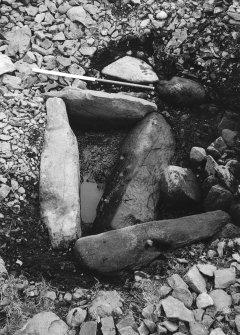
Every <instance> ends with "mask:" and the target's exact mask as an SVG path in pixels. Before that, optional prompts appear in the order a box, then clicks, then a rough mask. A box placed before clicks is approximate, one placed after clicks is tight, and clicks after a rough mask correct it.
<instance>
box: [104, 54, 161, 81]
mask: <svg viewBox="0 0 240 335" xmlns="http://www.w3.org/2000/svg"><path fill="white" fill-rule="evenodd" d="M102 73H103V74H104V75H106V76H110V77H114V78H118V79H121V80H125V81H128V82H131V83H156V82H157V81H158V77H157V75H156V73H155V72H154V71H153V69H152V67H151V66H150V65H148V64H147V63H146V62H144V61H143V60H141V59H138V58H134V57H131V56H125V57H122V58H120V59H118V60H116V61H115V62H113V63H111V64H109V65H108V66H106V67H105V68H104V69H103V70H102Z"/></svg>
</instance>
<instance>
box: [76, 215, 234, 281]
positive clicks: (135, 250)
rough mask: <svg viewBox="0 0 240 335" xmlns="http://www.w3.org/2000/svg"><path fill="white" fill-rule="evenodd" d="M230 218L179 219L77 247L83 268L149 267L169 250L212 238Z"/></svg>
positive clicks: (123, 231)
mask: <svg viewBox="0 0 240 335" xmlns="http://www.w3.org/2000/svg"><path fill="white" fill-rule="evenodd" d="M229 221H230V217H229V215H228V214H227V213H225V212H223V211H214V212H208V213H203V214H198V215H192V216H187V217H182V218H178V219H171V220H163V221H152V222H146V223H142V224H138V225H135V226H131V227H126V228H122V229H117V230H113V231H108V232H105V233H102V234H99V235H92V236H87V237H83V238H80V239H79V240H78V241H77V242H76V244H75V247H74V251H75V255H76V258H77V260H78V262H79V265H80V266H84V267H87V268H88V269H89V270H91V271H96V272H100V273H106V274H107V273H111V272H117V271H121V270H123V269H127V268H133V269H134V268H139V267H142V266H145V265H147V264H149V263H150V262H151V261H152V260H154V259H155V258H157V257H159V255H160V254H161V253H162V252H164V250H166V249H171V248H178V247H182V246H185V245H189V244H191V243H194V242H197V241H201V240H205V239H209V238H212V237H213V236H214V235H215V234H217V233H218V232H219V231H220V230H221V229H222V228H223V227H224V226H225V225H226V224H227V223H229Z"/></svg>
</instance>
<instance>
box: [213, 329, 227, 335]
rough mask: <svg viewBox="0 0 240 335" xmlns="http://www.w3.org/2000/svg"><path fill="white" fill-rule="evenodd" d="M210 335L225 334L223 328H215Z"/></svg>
mask: <svg viewBox="0 0 240 335" xmlns="http://www.w3.org/2000/svg"><path fill="white" fill-rule="evenodd" d="M210 335H225V333H224V332H223V331H222V329H221V328H215V329H213V330H212V331H211V333H210Z"/></svg>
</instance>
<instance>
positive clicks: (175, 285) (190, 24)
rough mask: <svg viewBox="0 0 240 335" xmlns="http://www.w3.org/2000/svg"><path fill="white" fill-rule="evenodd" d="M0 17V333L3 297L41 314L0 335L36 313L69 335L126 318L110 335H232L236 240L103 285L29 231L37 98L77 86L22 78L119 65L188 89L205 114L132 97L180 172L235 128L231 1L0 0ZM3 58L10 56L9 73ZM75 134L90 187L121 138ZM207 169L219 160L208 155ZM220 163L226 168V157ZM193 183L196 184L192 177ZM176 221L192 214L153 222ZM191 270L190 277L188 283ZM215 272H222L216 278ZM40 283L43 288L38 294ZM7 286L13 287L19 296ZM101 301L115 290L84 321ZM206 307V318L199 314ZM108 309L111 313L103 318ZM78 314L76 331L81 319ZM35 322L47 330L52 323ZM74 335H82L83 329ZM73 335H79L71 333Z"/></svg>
mask: <svg viewBox="0 0 240 335" xmlns="http://www.w3.org/2000/svg"><path fill="white" fill-rule="evenodd" d="M79 6H80V7H79ZM0 14H1V16H0V27H1V32H0V53H1V54H0V55H1V58H0V80H1V85H0V95H1V100H0V128H1V134H0V152H1V158H0V169H1V175H0V200H1V204H0V206H1V214H0V221H1V229H0V242H1V243H0V248H1V255H2V257H3V259H4V261H5V263H6V267H7V269H8V272H9V273H11V274H12V275H15V276H19V275H21V276H24V277H20V279H11V280H12V281H13V283H14V285H12V281H10V282H9V280H7V281H6V282H5V285H3V286H2V298H1V308H2V310H1V324H2V327H4V326H5V323H6V315H7V316H8V317H9V320H10V321H11V320H12V319H11V317H12V314H11V311H13V310H14V308H13V307H12V305H11V304H9V300H11V299H12V295H11V294H12V292H14V296H19V299H20V300H23V301H25V302H26V304H29V305H31V304H35V305H37V306H40V307H41V308H38V309H37V308H35V309H34V308H33V309H31V310H27V313H25V314H24V313H23V315H17V316H18V318H17V322H16V320H15V324H14V326H13V328H11V327H9V328H8V329H7V328H5V330H3V331H2V333H5V334H13V333H14V331H15V329H16V328H17V326H16V325H17V324H18V323H20V322H23V321H24V320H25V319H26V318H27V317H29V316H32V315H33V314H35V313H36V312H40V311H42V310H45V309H47V310H53V311H54V312H56V314H57V315H58V316H60V317H61V318H62V319H64V320H65V321H67V324H68V325H69V326H70V327H73V329H74V328H75V329H76V330H72V334H75V333H77V331H78V328H79V325H80V324H81V323H82V322H83V321H86V320H87V321H89V320H97V321H100V319H101V320H102V321H101V322H102V327H103V328H102V332H103V334H104V335H105V334H113V335H114V334H115V328H114V327H113V323H112V322H113V320H112V319H111V317H109V318H108V319H106V318H105V316H110V315H113V317H114V322H115V324H117V322H118V321H119V320H120V319H124V317H123V316H124V315H128V314H129V313H132V315H133V317H134V319H135V320H133V319H132V317H130V318H129V319H128V320H127V321H126V320H125V321H124V322H125V323H124V326H125V327H123V326H119V327H117V329H118V331H119V332H120V334H135V333H136V332H137V328H138V327H139V326H140V327H141V329H138V332H139V333H140V334H149V333H152V334H153V333H158V334H163V333H166V332H172V333H177V332H180V333H183V334H188V333H190V334H192V335H195V334H208V333H211V334H212V335H216V334H220V335H221V334H222V332H223V333H224V334H237V333H238V331H240V326H239V322H240V321H239V317H238V316H239V314H238V313H239V306H238V305H239V292H238V290H239V289H238V288H237V287H239V283H238V280H239V277H238V275H239V272H238V271H239V265H238V262H239V254H238V252H239V241H238V240H234V239H226V238H225V239H221V240H217V241H214V242H213V243H212V244H207V245H203V244H198V245H196V246H193V247H189V248H185V249H181V250H179V251H176V252H174V253H166V254H164V255H163V256H162V257H160V258H159V259H158V260H156V261H155V262H154V263H153V264H151V265H150V267H148V268H147V269H143V271H144V272H143V273H138V272H137V273H135V274H134V273H128V274H125V273H123V274H121V276H116V277H113V278H110V279H109V278H98V277H97V276H93V275H91V274H88V273H86V272H83V271H81V269H77V268H76V267H75V266H74V264H73V262H72V254H71V248H70V250H69V252H66V253H62V252H56V251H54V250H52V249H51V247H50V242H49V239H48V234H47V231H46V228H45V227H44V226H43V225H42V223H41V221H40V215H39V200H38V182H39V160H40V153H41V148H42V140H43V133H44V127H45V120H46V107H45V98H44V97H43V95H42V94H43V93H46V92H49V91H51V90H53V89H54V90H59V89H62V88H63V87H65V86H68V85H72V86H74V87H82V85H83V83H82V82H80V81H79V80H70V79H63V78H57V77H53V76H52V77H47V76H45V75H36V74H32V72H31V67H32V66H33V65H34V66H36V67H39V68H45V69H49V70H54V69H55V70H59V71H65V72H69V73H74V74H76V73H78V74H81V75H83V74H86V75H93V76H95V77H98V76H100V71H101V70H102V69H103V67H104V66H106V65H108V64H109V63H111V62H112V61H114V60H115V58H116V57H119V56H124V55H126V54H128V55H132V56H136V57H138V58H141V59H143V60H146V61H147V62H148V63H149V64H151V65H152V66H153V68H154V70H155V72H156V73H157V75H158V77H159V78H160V79H170V78H171V77H172V76H173V75H178V76H181V77H182V76H184V77H186V78H190V79H191V78H192V79H198V80H199V81H200V82H201V83H202V84H203V86H204V87H205V89H206V92H207V94H208V99H207V101H206V103H205V104H204V105H202V106H200V107H199V108H198V107H194V108H185V107H184V108H179V107H177V108H176V107H172V106H170V105H169V104H165V103H163V102H162V101H161V100H160V99H159V98H158V97H157V96H156V95H155V93H150V94H146V92H143V96H145V97H146V98H147V99H149V100H151V101H156V102H157V105H158V107H159V110H160V111H161V113H162V114H163V115H164V116H165V117H166V119H167V121H168V122H169V123H170V125H171V127H172V129H173V131H174V135H175V137H176V139H177V141H176V142H177V156H176V159H175V163H176V164H178V165H180V166H182V167H189V166H190V160H189V153H190V150H191V148H192V147H194V146H195V147H203V148H205V149H206V148H207V147H208V146H209V145H210V144H211V143H212V142H213V141H214V140H215V139H216V138H217V137H218V136H219V132H218V129H219V127H217V126H218V125H219V123H220V124H221V122H223V121H224V120H229V119H230V121H231V122H232V124H235V125H236V124H237V122H238V121H239V116H238V114H237V112H239V99H240V98H239V97H240V94H239V93H240V92H239V91H240V86H239V55H240V54H239V50H240V48H239V41H240V28H239V25H240V8H239V4H238V1H227V0H226V1H214V0H213V1H211V0H209V1H192V0H191V1H190V0H189V1H187V0H186V1H180V0H179V1H176V2H168V1H166V2H160V1H153V0H148V1H144V0H125V1H116V2H113V3H112V2H111V3H110V2H108V1H101V2H98V1H87V0H86V1H81V0H70V1H61V0H57V1H49V0H45V1H27V0H24V1H22V2H17V1H14V0H0ZM3 55H7V56H8V57H10V60H11V62H9V61H8V60H7V61H6V58H5V57H4V56H3ZM6 62H7V63H6ZM2 64H4V66H2ZM13 64H14V65H13ZM6 66H7V67H8V71H6V72H5V71H4V70H3V68H4V69H6ZM87 87H88V88H90V89H96V90H106V91H108V92H119V91H127V92H129V90H128V89H126V88H124V87H117V86H115V87H114V86H108V85H106V86H102V85H99V84H88V86H87ZM229 115H230V116H229ZM224 118H225V119H224ZM233 130H239V129H238V128H236V129H233ZM76 134H77V138H78V142H79V149H80V150H79V151H80V158H81V173H82V177H85V176H86V175H87V176H89V179H91V180H95V181H97V182H104V181H105V180H106V178H107V177H108V176H109V174H110V171H111V168H112V166H113V164H114V162H115V160H116V155H117V154H116V153H117V149H118V148H119V142H120V139H122V138H123V136H124V135H125V131H118V132H116V131H114V130H112V131H109V132H108V133H106V132H103V131H99V132H97V133H96V132H95V131H94V132H93V131H87V130H77V131H76ZM228 138H229V137H228ZM231 138H232V137H231ZM215 149H216V147H215ZM225 149H226V148H225V147H224V146H220V147H219V146H217V149H216V150H217V151H219V150H220V151H221V150H222V151H221V152H220V154H224V153H225V152H224V150H225ZM234 150H235V149H234ZM214 153H215V154H216V152H215V151H214ZM238 154H239V153H238V151H236V150H235V152H234V154H233V158H234V159H235V158H238ZM213 156H214V154H213ZM215 158H216V160H218V159H222V157H221V155H220V157H219V156H218V154H217V157H216V156H215ZM223 159H225V161H226V156H225V158H224V157H223ZM99 162H101V163H99ZM199 178H200V179H201V178H202V177H201V170H199ZM209 202H210V203H211V201H209ZM201 211H202V208H194V209H193V213H196V212H201ZM184 214H192V212H191V210H190V211H189V210H188V211H187V212H186V211H182V210H178V211H166V212H165V211H163V212H162V217H163V218H168V217H177V216H179V215H184ZM206 263H211V264H212V265H214V266H215V267H216V268H217V269H218V270H217V271H216V268H214V267H208V269H207V270H206V269H205V270H204V269H203V268H201V266H200V265H199V264H206ZM194 265H197V268H196V267H194V268H193V269H192V270H190V271H192V272H190V274H189V272H188V270H189V269H190V268H191V267H192V266H194ZM223 268H227V270H225V272H218V271H223V270H222V269H223ZM197 269H199V271H200V273H202V275H203V276H202V275H201V274H200V273H199V271H198V270H197ZM233 269H235V270H233ZM206 271H207V272H206ZM209 271H210V272H209ZM215 271H216V272H215ZM3 272H4V271H3ZM186 273H187V275H186ZM191 273H193V275H192V276H191ZM173 274H174V275H176V274H178V275H180V276H181V277H182V278H183V279H184V281H185V282H186V283H187V284H184V283H183V282H182V281H181V280H180V279H179V277H177V279H176V280H175V281H174V280H173V279H170V278H172V277H171V276H172V275H173ZM42 275H43V276H44V278H45V279H46V280H47V281H50V282H51V284H52V285H53V288H51V289H50V288H49V287H47V288H46V287H45V288H44V290H43V289H42V286H41V285H42V283H41V282H40V281H41V278H42ZM184 275H186V276H185V277H184ZM18 278H19V277H18ZM219 278H220V279H219ZM14 280H16V281H19V282H20V283H21V285H20V284H19V287H20V288H19V287H18V285H16V282H15V281H14ZM187 285H188V286H187ZM13 287H15V288H14V289H13ZM10 288H11V289H10ZM77 289H80V290H77ZM85 289H87V291H85ZM101 290H105V291H113V290H116V291H117V292H118V294H119V295H120V296H121V298H122V299H123V301H121V302H119V301H118V302H117V303H116V305H114V304H115V298H116V297H115V298H113V297H111V298H110V300H111V302H112V301H113V305H114V307H113V308H112V309H111V306H110V307H109V305H111V303H110V304H109V301H108V303H107V304H106V303H103V302H102V301H101V303H100V305H101V304H103V305H104V308H103V310H104V312H103V314H100V315H99V317H96V314H94V313H93V314H92V310H91V304H92V303H93V299H94V297H95V296H96V295H97V293H98V292H99V291H101ZM41 292H44V294H41ZM76 292H77V293H76ZM204 292H207V293H208V294H209V295H207V294H205V293H204ZM176 299H178V300H176ZM179 301H181V303H180V302H179ZM52 302H53V303H52ZM213 303H214V306H215V307H211V306H212V305H213ZM179 304H180V306H179V309H177V306H178V305H179ZM184 305H185V307H183V306H184ZM219 306H220V307H219ZM73 307H74V308H75V307H81V308H82V310H77V313H74V316H75V315H77V316H76V318H78V320H77V321H76V322H75V321H73V320H72V319H73V318H72V317H71V314H70V316H69V315H68V318H67V320H66V315H67V314H68V311H69V310H71V309H72V308H73ZM115 307H116V308H117V310H115V311H114V312H113V313H112V311H113V310H114V308H115ZM145 307H146V309H144V308H145ZM120 308H121V309H122V312H121V311H120V310H119V309H120ZM186 308H187V309H188V310H186ZM16 309H17V308H16ZM86 309H88V314H87V319H86V320H85V318H86V313H84V312H83V310H86ZM100 309H102V308H100ZM106 309H107V312H106ZM175 309H176V310H175ZM190 310H191V311H190ZM14 311H15V310H14ZM184 312H185V314H184ZM79 313H80V316H79V317H78V315H79ZM122 313H123V314H122ZM174 313H175V314H174ZM15 314H16V313H15ZM44 317H48V318H49V320H50V321H48V322H50V323H51V322H52V321H54V318H55V316H53V315H50V316H49V315H48V316H44ZM194 318H195V319H194ZM79 320H80V321H79ZM194 320H195V321H194ZM46 322H47V321H46ZM74 322H75V323H74ZM89 322H90V321H89ZM142 322H143V323H142ZM135 323H136V325H135ZM104 324H105V326H103V325H104ZM18 326H19V325H18ZM88 326H89V327H92V329H93V330H92V333H93V334H95V333H96V328H97V329H98V331H100V329H101V324H100V322H98V324H96V323H94V321H93V323H92V324H88ZM88 326H86V327H88ZM64 327H65V328H64ZM76 327H77V328H76ZM104 327H105V328H104ZM126 327H129V328H127V329H126ZM121 328H122V329H124V328H125V330H121ZM61 329H63V330H61V331H62V333H63V334H65V333H66V331H67V326H66V325H65V324H61ZM109 329H111V331H110V330H109ZM220 329H221V330H220ZM25 333H26V332H25ZM25 333H21V334H25ZM58 333H59V334H60V331H59V332H58ZM85 333H86V334H90V330H89V329H88V330H85ZM85 333H84V328H83V330H81V334H85ZM26 334H28V333H26ZM45 334H46V331H45ZM49 334H50V333H49ZM179 335H180V334H179Z"/></svg>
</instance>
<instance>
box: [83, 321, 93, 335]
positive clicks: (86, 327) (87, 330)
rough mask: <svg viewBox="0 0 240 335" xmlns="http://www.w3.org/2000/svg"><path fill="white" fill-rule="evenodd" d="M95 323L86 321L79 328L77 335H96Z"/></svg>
mask: <svg viewBox="0 0 240 335" xmlns="http://www.w3.org/2000/svg"><path fill="white" fill-rule="evenodd" d="M96 334H97V321H87V322H84V323H83V324H82V326H81V329H80V333H79V335H96Z"/></svg>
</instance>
